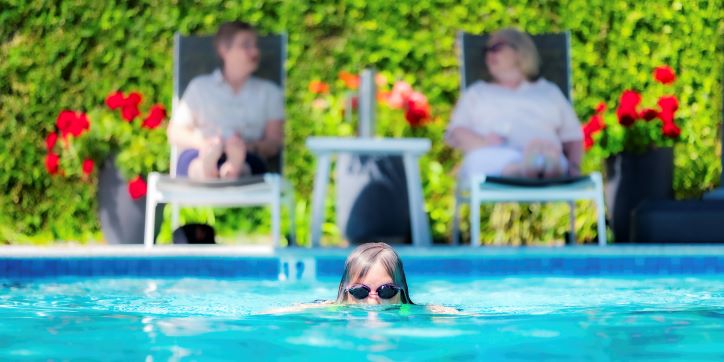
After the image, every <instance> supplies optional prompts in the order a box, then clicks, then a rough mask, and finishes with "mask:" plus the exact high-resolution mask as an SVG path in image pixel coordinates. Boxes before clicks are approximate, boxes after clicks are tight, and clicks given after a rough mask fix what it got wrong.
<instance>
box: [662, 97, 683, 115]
mask: <svg viewBox="0 0 724 362" xmlns="http://www.w3.org/2000/svg"><path fill="white" fill-rule="evenodd" d="M658 104H659V107H661V110H662V111H667V110H668V111H672V112H676V110H677V109H679V101H678V100H677V99H676V96H662V97H661V98H659V102H658Z"/></svg>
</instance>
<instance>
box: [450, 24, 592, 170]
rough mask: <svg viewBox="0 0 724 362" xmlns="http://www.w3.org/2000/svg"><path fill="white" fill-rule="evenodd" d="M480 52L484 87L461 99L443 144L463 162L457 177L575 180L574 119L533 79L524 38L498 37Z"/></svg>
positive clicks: (578, 150)
mask: <svg viewBox="0 0 724 362" xmlns="http://www.w3.org/2000/svg"><path fill="white" fill-rule="evenodd" d="M483 50H484V51H485V64H486V65H487V69H488V72H489V74H490V77H491V79H490V81H479V82H475V83H474V84H472V85H471V86H470V87H469V88H468V89H467V90H466V91H465V92H464V94H463V95H462V97H461V98H460V100H459V101H458V103H457V105H456V106H455V109H454V111H453V114H452V119H451V122H450V125H449V126H448V129H447V132H446V137H445V139H446V142H447V143H448V145H450V146H451V147H453V148H456V149H459V150H461V151H463V152H464V154H465V155H464V158H463V165H462V167H461V168H460V172H459V175H458V177H459V178H460V179H461V180H466V179H467V178H468V177H469V176H470V175H472V174H478V173H484V174H487V175H491V176H508V177H529V178H554V177H561V176H564V175H571V176H575V175H578V174H579V173H580V163H581V158H582V155H583V142H582V141H583V132H582V130H581V126H580V123H579V121H578V117H577V116H576V114H575V112H574V111H573V108H572V107H571V104H570V103H569V102H568V101H567V100H566V98H565V97H564V95H563V93H562V92H561V91H560V89H559V88H558V87H557V86H556V85H555V84H553V83H551V82H549V81H547V80H545V79H543V78H539V56H538V52H537V50H536V47H535V44H534V43H533V40H532V39H531V37H530V36H529V35H528V34H526V33H523V32H521V31H518V30H516V29H512V28H507V29H503V30H500V31H498V32H496V33H494V34H492V35H491V36H490V38H489V40H488V43H487V46H486V47H485V49H483Z"/></svg>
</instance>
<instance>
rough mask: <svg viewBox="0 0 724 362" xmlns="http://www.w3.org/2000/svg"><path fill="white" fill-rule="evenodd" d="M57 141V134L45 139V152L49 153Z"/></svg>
mask: <svg viewBox="0 0 724 362" xmlns="http://www.w3.org/2000/svg"><path fill="white" fill-rule="evenodd" d="M57 141H58V134H57V133H55V132H53V133H51V134H49V135H48V137H45V150H46V151H48V152H50V151H52V150H53V147H55V143H56V142H57Z"/></svg>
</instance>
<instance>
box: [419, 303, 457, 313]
mask: <svg viewBox="0 0 724 362" xmlns="http://www.w3.org/2000/svg"><path fill="white" fill-rule="evenodd" d="M426 307H427V310H428V311H429V312H430V313H435V314H463V313H462V312H460V311H459V310H457V309H455V308H452V307H445V306H442V305H428V306H426Z"/></svg>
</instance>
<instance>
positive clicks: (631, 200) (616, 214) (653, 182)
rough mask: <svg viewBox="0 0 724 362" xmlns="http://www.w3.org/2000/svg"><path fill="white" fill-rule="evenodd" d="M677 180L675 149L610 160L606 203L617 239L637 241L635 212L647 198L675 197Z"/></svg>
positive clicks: (626, 155) (623, 155)
mask: <svg viewBox="0 0 724 362" xmlns="http://www.w3.org/2000/svg"><path fill="white" fill-rule="evenodd" d="M673 181H674V151H673V149H672V148H657V149H653V150H650V151H648V152H646V153H643V154H629V153H621V154H618V155H615V156H613V157H611V158H608V159H606V205H607V206H608V219H609V222H610V224H611V227H612V229H613V234H614V240H615V241H616V242H618V243H621V242H636V240H631V238H630V235H631V234H630V225H631V212H632V211H633V210H634V209H636V207H637V206H639V204H640V203H641V202H643V201H644V200H670V199H673V196H674V192H673V186H672V185H673Z"/></svg>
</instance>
